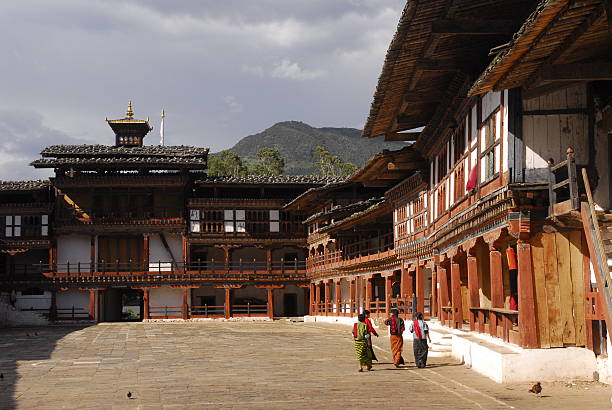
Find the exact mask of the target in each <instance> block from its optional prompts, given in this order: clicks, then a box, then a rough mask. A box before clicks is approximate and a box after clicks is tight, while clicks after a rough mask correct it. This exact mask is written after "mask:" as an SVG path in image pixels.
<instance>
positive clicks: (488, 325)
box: [443, 307, 519, 343]
mask: <svg viewBox="0 0 612 410" xmlns="http://www.w3.org/2000/svg"><path fill="white" fill-rule="evenodd" d="M443 309H445V308H443ZM470 312H471V313H472V315H471V316H472V320H474V321H475V323H474V330H475V331H476V332H478V333H487V334H489V335H491V336H493V337H496V338H499V339H502V340H503V341H504V342H509V343H517V341H518V340H517V337H516V335H518V313H519V312H518V310H510V309H503V308H486V307H471V308H470ZM447 320H452V318H448V319H447ZM512 332H514V333H512Z"/></svg>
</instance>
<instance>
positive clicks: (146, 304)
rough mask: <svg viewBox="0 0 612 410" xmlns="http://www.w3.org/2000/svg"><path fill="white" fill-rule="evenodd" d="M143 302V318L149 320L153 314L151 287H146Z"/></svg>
mask: <svg viewBox="0 0 612 410" xmlns="http://www.w3.org/2000/svg"><path fill="white" fill-rule="evenodd" d="M142 302H143V303H142V304H143V310H144V312H143V319H144V320H148V319H151V314H150V313H149V288H145V289H144V290H143V295H142Z"/></svg>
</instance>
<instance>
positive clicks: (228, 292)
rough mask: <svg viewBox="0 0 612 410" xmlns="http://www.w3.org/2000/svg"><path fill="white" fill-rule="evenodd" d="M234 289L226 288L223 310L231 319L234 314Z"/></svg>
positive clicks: (226, 316)
mask: <svg viewBox="0 0 612 410" xmlns="http://www.w3.org/2000/svg"><path fill="white" fill-rule="evenodd" d="M231 292H232V290H231V289H230V288H225V303H224V304H223V311H224V313H225V318H226V319H229V318H230V316H231V315H232V306H231V301H232V293H231Z"/></svg>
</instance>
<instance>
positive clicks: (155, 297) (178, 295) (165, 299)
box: [149, 286, 190, 307]
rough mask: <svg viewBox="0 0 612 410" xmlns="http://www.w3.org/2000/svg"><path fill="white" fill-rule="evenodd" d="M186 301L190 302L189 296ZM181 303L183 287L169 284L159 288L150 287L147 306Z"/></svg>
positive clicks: (178, 304)
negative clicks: (172, 286) (173, 286)
mask: <svg viewBox="0 0 612 410" xmlns="http://www.w3.org/2000/svg"><path fill="white" fill-rule="evenodd" d="M187 303H190V301H189V298H188V299H187ZM182 305H183V289H180V288H171V287H170V286H162V287H160V288H154V289H151V290H150V292H149V306H154V307H163V306H182Z"/></svg>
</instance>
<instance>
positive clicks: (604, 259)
mask: <svg viewBox="0 0 612 410" xmlns="http://www.w3.org/2000/svg"><path fill="white" fill-rule="evenodd" d="M582 179H583V181H584V188H585V191H586V196H587V203H584V202H583V203H582V207H581V212H580V215H581V217H582V224H583V227H584V234H585V236H586V240H587V245H588V248H589V254H590V258H591V262H592V264H593V268H594V269H593V270H594V271H595V278H596V280H597V290H598V292H599V294H600V306H601V308H602V310H603V315H604V317H605V320H606V325H607V326H608V329H612V280H611V279H610V267H609V266H608V255H607V252H606V248H605V245H604V241H603V238H602V235H601V229H600V227H599V220H598V218H597V212H596V211H595V202H594V201H593V194H592V193H591V185H590V183H589V178H588V174H587V170H586V169H583V170H582Z"/></svg>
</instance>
